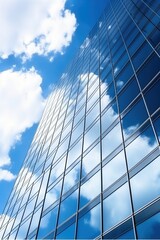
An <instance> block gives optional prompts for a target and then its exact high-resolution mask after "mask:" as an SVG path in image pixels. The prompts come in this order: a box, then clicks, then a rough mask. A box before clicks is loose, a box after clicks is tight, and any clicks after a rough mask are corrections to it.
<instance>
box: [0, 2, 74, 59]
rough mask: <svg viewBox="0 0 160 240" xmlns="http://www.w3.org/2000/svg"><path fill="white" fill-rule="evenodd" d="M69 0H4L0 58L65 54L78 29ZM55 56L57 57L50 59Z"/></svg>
mask: <svg viewBox="0 0 160 240" xmlns="http://www.w3.org/2000/svg"><path fill="white" fill-rule="evenodd" d="M65 2H66V0H54V1H50V0H23V2H22V1H21V0H12V1H10V0H6V1H3V0H0V29H1V38H0V57H1V58H3V59H4V58H7V57H8V56H9V55H10V54H14V55H15V56H16V55H22V57H23V60H24V61H25V60H26V59H27V58H30V57H32V55H33V54H35V53H37V54H39V55H48V53H52V55H53V54H55V53H57V52H60V53H63V48H64V47H67V46H68V45H69V44H70V42H71V40H72V36H73V34H74V31H75V30H76V17H75V15H74V14H73V13H71V12H70V10H68V9H65ZM50 59H53V56H52V57H51V58H50Z"/></svg>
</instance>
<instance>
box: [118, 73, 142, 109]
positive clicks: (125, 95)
mask: <svg viewBox="0 0 160 240" xmlns="http://www.w3.org/2000/svg"><path fill="white" fill-rule="evenodd" d="M138 94H139V87H138V84H137V81H136V79H135V78H134V79H133V80H132V81H131V82H130V83H129V85H127V87H126V88H125V89H124V91H123V92H122V93H121V94H120V95H119V96H118V100H119V108H120V112H122V111H123V110H124V109H125V108H126V107H127V106H128V105H129V104H130V103H131V101H132V100H133V99H134V98H135V97H136V96H137V95H138Z"/></svg>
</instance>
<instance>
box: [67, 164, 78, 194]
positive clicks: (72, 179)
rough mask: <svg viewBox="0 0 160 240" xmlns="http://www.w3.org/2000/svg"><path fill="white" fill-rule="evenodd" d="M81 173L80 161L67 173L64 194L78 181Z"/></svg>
mask: <svg viewBox="0 0 160 240" xmlns="http://www.w3.org/2000/svg"><path fill="white" fill-rule="evenodd" d="M79 175H80V163H78V164H77V165H76V166H75V167H74V168H73V169H72V170H71V171H70V172H68V173H67V174H66V175H65V179H64V185H63V194H64V193H65V192H67V191H69V190H70V189H71V188H72V187H73V186H74V185H75V184H76V183H77V182H78V181H79Z"/></svg>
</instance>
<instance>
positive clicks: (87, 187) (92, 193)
mask: <svg viewBox="0 0 160 240" xmlns="http://www.w3.org/2000/svg"><path fill="white" fill-rule="evenodd" d="M93 186H94V187H93ZM100 192H101V175H100V171H99V172H98V173H96V174H95V175H94V176H93V177H91V178H90V179H89V180H88V181H87V182H85V183H84V184H83V185H82V186H81V189H80V208H81V207H83V206H84V205H86V204H87V203H88V202H89V201H91V200H92V199H93V198H95V197H96V196H97V195H98V194H100Z"/></svg>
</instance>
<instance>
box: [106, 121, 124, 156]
mask: <svg viewBox="0 0 160 240" xmlns="http://www.w3.org/2000/svg"><path fill="white" fill-rule="evenodd" d="M115 136H116V137H115ZM121 143H122V134H121V128H120V124H117V125H116V126H115V127H114V128H113V129H112V130H111V131H110V132H109V133H108V134H107V135H106V136H105V137H104V138H103V139H102V157H103V159H104V158H105V157H107V156H108V155H109V154H110V153H111V152H112V151H113V150H114V149H115V148H116V147H118V146H119V145H120V144H121Z"/></svg>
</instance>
